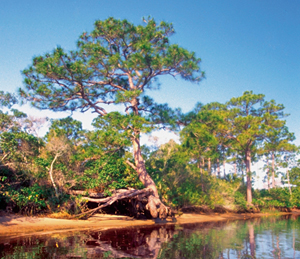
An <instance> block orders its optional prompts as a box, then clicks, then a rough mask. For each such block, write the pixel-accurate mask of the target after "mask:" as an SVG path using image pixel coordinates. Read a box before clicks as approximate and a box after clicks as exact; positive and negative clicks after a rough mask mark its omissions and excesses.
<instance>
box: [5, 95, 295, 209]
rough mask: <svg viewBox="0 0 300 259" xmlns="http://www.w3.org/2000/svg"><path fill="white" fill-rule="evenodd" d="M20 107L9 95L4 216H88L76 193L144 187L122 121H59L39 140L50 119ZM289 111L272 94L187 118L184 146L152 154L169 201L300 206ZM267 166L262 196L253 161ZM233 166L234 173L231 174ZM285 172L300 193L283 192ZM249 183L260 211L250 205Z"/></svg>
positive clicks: (145, 150)
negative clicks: (88, 126) (85, 124)
mask: <svg viewBox="0 0 300 259" xmlns="http://www.w3.org/2000/svg"><path fill="white" fill-rule="evenodd" d="M16 102H17V100H16V98H14V97H13V96H12V95H11V94H8V93H3V92H2V93H1V106H2V110H1V113H0V116H1V117H0V123H1V124H0V140H1V142H0V150H1V153H0V159H1V160H0V161H1V164H0V184H1V185H0V186H1V188H0V205H1V209H3V210H7V211H14V212H21V213H25V214H36V213H41V212H48V213H49V212H58V211H64V212H67V213H68V214H78V213H80V212H82V211H84V210H85V209H86V204H85V203H84V202H82V200H81V199H80V197H79V198H78V196H73V195H71V194H70V190H81V191H87V192H90V191H93V192H96V193H102V194H103V195H104V196H109V195H111V194H112V192H113V191H114V190H117V189H128V188H135V189H142V188H143V185H142V183H141V182H140V181H139V180H138V179H137V177H136V173H135V171H134V170H133V168H132V166H130V163H132V164H133V163H134V157H133V152H132V150H131V148H130V147H131V142H130V138H129V137H128V136H126V134H124V132H121V131H120V130H118V129H117V128H116V127H112V126H111V125H110V123H112V124H114V123H115V122H113V121H112V118H111V116H110V115H109V114H108V115H107V116H104V117H102V118H96V119H94V121H93V126H94V130H92V131H87V130H84V129H83V128H82V124H81V122H79V121H77V120H74V119H72V118H71V117H67V118H63V119H55V120H50V127H49V131H48V132H47V134H46V135H45V136H44V137H43V138H39V137H38V135H37V130H38V129H39V128H40V127H41V126H42V125H44V124H45V123H48V122H47V120H46V119H43V118H33V117H30V116H27V115H26V114H24V113H23V112H21V111H19V110H16V109H13V108H12V106H13V105H14V104H15V103H16ZM4 107H5V108H4ZM283 110H284V107H283V106H282V105H277V104H276V103H275V102H274V101H270V102H267V101H265V100H264V96H263V95H256V94H253V93H252V92H245V93H244V94H243V95H242V96H241V97H238V98H232V99H231V100H230V101H228V102H227V103H225V104H220V103H210V104H207V105H201V104H198V105H197V106H196V108H195V110H194V111H192V112H190V113H188V114H182V113H180V112H179V111H177V115H175V114H174V116H175V117H176V120H177V121H178V123H177V125H178V127H177V131H178V133H179V134H180V140H181V143H180V144H178V143H175V142H174V141H173V140H171V141H169V142H168V143H166V144H163V145H161V146H160V147H156V148H153V147H152V148H150V147H147V146H143V147H142V154H143V159H144V161H145V165H146V169H147V171H148V173H149V174H150V175H151V177H152V179H153V180H154V181H155V184H156V186H157V189H158V191H159V195H160V197H161V199H162V201H163V202H164V203H165V204H167V205H168V206H171V207H173V208H179V209H182V208H183V209H188V208H193V207H197V206H202V207H203V206H206V207H207V208H215V207H218V206H221V207H223V208H225V209H228V210H233V211H238V210H240V211H242V210H247V209H249V208H251V206H250V207H249V205H252V206H256V207H260V208H270V207H288V208H292V207H299V206H300V204H299V198H300V186H299V184H300V183H299V176H300V168H299V161H297V152H298V148H297V147H296V146H295V145H294V144H292V141H293V140H294V135H293V134H292V133H290V132H289V131H288V128H287V126H286V123H285V120H284V117H285V116H286V115H285V114H284V111H283ZM175 117H174V118H175ZM258 160H263V161H264V164H265V167H264V168H263V171H264V172H265V173H266V179H265V181H266V184H267V186H268V188H267V189H266V190H262V191H258V190H254V191H253V189H252V183H253V177H254V174H255V172H252V171H251V163H253V162H257V161H258ZM225 164H226V166H227V167H228V165H229V164H231V165H232V170H230V171H228V170H227V171H226V172H225ZM222 166H223V170H222V171H221V167H222ZM279 168H280V169H281V170H282V169H283V170H284V171H283V172H282V174H283V175H284V176H283V178H284V179H286V180H287V181H288V184H289V186H293V187H289V188H287V187H285V188H281V187H276V186H275V177H276V176H277V175H278V173H279V172H280V170H279ZM284 168H285V169H284ZM245 178H246V179H247V180H246V181H245V182H244V179H245ZM249 180H250V184H249V182H248V181H249ZM249 185H250V194H251V197H252V195H253V199H252V201H251V203H250V202H249V200H248V203H247V197H248V196H247V195H249V189H248V192H247V187H249ZM298 186H299V187H298ZM252 192H253V193H252ZM124 206H126V205H124Z"/></svg>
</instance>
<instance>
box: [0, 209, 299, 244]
mask: <svg viewBox="0 0 300 259" xmlns="http://www.w3.org/2000/svg"><path fill="white" fill-rule="evenodd" d="M280 214H281V215H284V214H290V213H280ZM292 214H296V215H300V212H299V211H293V212H292ZM268 216H274V214H263V213H255V214H250V213H247V214H232V213H226V214H218V213H214V214H209V215H207V214H183V215H181V216H179V217H176V218H175V219H174V220H171V219H170V220H167V222H156V221H154V220H137V219H132V218H129V217H125V216H114V215H100V214H97V215H95V216H93V217H91V218H89V219H88V220H73V219H72V220H70V219H54V218H47V217H24V216H18V215H4V216H0V241H1V239H2V240H4V239H7V238H15V237H21V236H25V235H33V234H38V235H43V234H51V233H57V232H66V231H78V230H105V229H112V228H124V227H133V226H150V225H155V224H186V223H200V222H209V221H228V220H236V219H240V220H246V219H249V218H252V217H268Z"/></svg>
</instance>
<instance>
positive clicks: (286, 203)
mask: <svg viewBox="0 0 300 259" xmlns="http://www.w3.org/2000/svg"><path fill="white" fill-rule="evenodd" d="M253 197H254V199H253V204H254V205H258V206H260V207H261V208H280V207H284V208H292V207H293V206H294V205H293V203H292V200H291V195H290V193H289V190H288V188H272V189H270V190H269V191H268V190H261V191H259V190H256V191H255V192H254V195H253Z"/></svg>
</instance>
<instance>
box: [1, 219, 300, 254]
mask: <svg viewBox="0 0 300 259" xmlns="http://www.w3.org/2000/svg"><path fill="white" fill-rule="evenodd" d="M299 229H300V218H298V217H295V216H284V217H271V218H265V217H264V218H254V219H252V220H248V221H229V222H218V223H202V224H186V225H181V226H178V225H176V226H174V225H157V226H155V227H151V228H150V227H145V228H130V229H122V230H109V231H94V232H87V231H86V232H78V233H73V234H72V235H70V234H68V235H66V234H65V235H62V234H56V235H51V236H40V237H37V236H31V237H26V238H20V239H15V240H9V241H7V242H5V243H0V257H1V258H180V259H181V258H228V259H233V258H239V259H243V258H300V252H299V251H300V236H299Z"/></svg>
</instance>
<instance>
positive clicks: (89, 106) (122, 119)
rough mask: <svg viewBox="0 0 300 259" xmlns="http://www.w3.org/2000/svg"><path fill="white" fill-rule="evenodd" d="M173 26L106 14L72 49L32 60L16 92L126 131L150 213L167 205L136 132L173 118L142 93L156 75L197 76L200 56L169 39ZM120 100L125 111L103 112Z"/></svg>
mask: <svg viewBox="0 0 300 259" xmlns="http://www.w3.org/2000/svg"><path fill="white" fill-rule="evenodd" d="M173 34H174V29H173V25H172V24H169V23H166V22H161V23H157V22H156V21H155V20H154V19H151V18H149V19H147V20H145V25H144V26H142V25H138V26H135V25H133V24H131V23H130V22H128V21H127V20H122V21H121V20H117V19H114V18H108V19H107V20H104V21H96V22H95V28H94V30H93V31H92V32H91V33H86V32H85V33H83V34H82V35H81V37H80V39H79V41H78V43H77V50H75V51H70V52H69V53H67V52H65V51H64V50H63V49H62V48H60V47H58V48H56V49H55V50H54V51H53V52H52V53H47V54H45V55H44V56H38V57H35V58H34V59H33V64H32V66H31V67H29V68H28V69H26V70H24V71H23V74H24V76H25V81H24V85H25V87H24V88H23V89H20V95H21V96H22V97H24V98H26V99H27V100H29V101H31V103H32V105H33V106H35V107H37V108H39V109H51V110H53V111H66V110H69V111H75V110H80V111H81V112H85V111H88V110H93V111H94V112H95V113H97V114H98V115H99V116H110V118H111V119H112V120H118V123H117V124H116V125H115V126H116V127H118V129H120V130H122V131H124V132H126V133H127V135H128V137H129V138H130V140H131V143H132V146H133V153H134V164H132V163H130V161H128V164H131V166H132V167H133V168H134V169H135V170H136V173H137V175H138V177H139V179H140V181H141V182H142V183H143V184H144V186H145V187H147V188H150V189H151V190H152V191H153V195H150V196H149V199H148V207H149V210H150V212H151V215H152V217H153V218H156V217H158V216H160V217H161V218H164V217H166V213H167V211H168V209H167V208H166V207H165V206H164V205H163V204H162V202H161V201H160V199H159V195H158V192H157V188H156V185H155V183H154V181H153V180H152V178H151V177H150V175H149V174H148V173H147V171H146V169H145V163H144V160H143V157H142V153H141V147H140V134H141V133H143V132H149V131H150V130H152V129H153V128H154V127H155V125H166V123H174V119H175V118H173V117H172V114H173V113H172V110H171V109H170V108H168V106H167V105H158V104H156V103H155V102H154V101H153V100H152V99H151V98H150V97H148V96H146V95H145V92H146V90H147V89H157V88H158V84H157V79H158V77H159V76H162V75H171V76H173V77H175V76H180V77H181V78H183V79H185V80H188V81H190V82H199V81H200V80H201V78H202V77H203V72H201V71H200V68H199V64H200V59H199V58H196V56H195V53H194V52H189V51H187V50H186V49H184V48H182V47H180V46H178V45H176V44H170V43H169V37H170V36H172V35H173ZM109 104H124V105H125V110H124V111H125V113H124V114H120V113H117V112H114V113H111V114H108V112H107V111H106V107H107V106H106V105H109Z"/></svg>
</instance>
